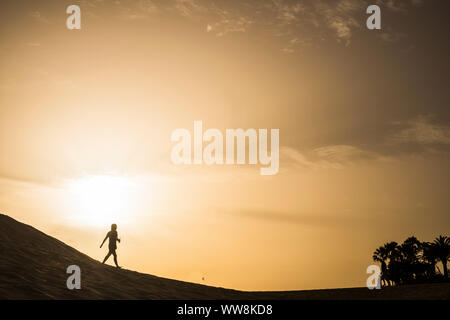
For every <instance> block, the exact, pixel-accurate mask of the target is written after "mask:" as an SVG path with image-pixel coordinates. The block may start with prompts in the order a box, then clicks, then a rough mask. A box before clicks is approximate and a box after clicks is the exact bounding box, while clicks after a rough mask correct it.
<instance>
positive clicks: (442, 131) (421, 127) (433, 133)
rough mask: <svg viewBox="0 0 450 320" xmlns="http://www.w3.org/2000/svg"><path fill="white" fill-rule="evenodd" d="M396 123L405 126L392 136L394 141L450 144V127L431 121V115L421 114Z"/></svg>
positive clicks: (391, 140) (391, 139)
mask: <svg viewBox="0 0 450 320" xmlns="http://www.w3.org/2000/svg"><path fill="white" fill-rule="evenodd" d="M396 124H397V125H400V126H404V127H405V128H403V129H401V130H400V131H399V132H397V133H395V134H394V135H393V136H392V137H391V138H390V142H392V143H415V144H421V145H430V144H450V127H449V126H445V125H438V124H433V123H431V117H430V116H419V117H417V118H415V119H413V120H410V121H406V122H398V123H396Z"/></svg>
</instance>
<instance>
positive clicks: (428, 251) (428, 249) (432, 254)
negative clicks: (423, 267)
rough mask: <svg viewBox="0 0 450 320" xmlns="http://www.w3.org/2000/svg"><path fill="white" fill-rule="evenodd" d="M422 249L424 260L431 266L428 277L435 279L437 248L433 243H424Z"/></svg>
mask: <svg viewBox="0 0 450 320" xmlns="http://www.w3.org/2000/svg"><path fill="white" fill-rule="evenodd" d="M422 247H423V253H422V259H423V261H424V262H425V263H427V264H428V265H429V268H428V273H429V274H428V277H429V278H434V276H435V275H436V263H437V262H438V257H437V250H436V247H435V246H434V244H433V243H431V242H423V243H422Z"/></svg>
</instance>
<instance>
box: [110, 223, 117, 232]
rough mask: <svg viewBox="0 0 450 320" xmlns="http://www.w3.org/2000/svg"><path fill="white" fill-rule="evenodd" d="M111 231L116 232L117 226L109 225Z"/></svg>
mask: <svg viewBox="0 0 450 320" xmlns="http://www.w3.org/2000/svg"><path fill="white" fill-rule="evenodd" d="M111 230H112V231H116V230H117V224H115V223H113V224H112V225H111Z"/></svg>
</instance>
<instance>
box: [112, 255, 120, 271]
mask: <svg viewBox="0 0 450 320" xmlns="http://www.w3.org/2000/svg"><path fill="white" fill-rule="evenodd" d="M112 254H113V256H114V263H115V264H116V267H117V268H119V264H118V263H117V254H116V251H113V253H112Z"/></svg>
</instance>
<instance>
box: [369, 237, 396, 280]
mask: <svg viewBox="0 0 450 320" xmlns="http://www.w3.org/2000/svg"><path fill="white" fill-rule="evenodd" d="M397 247H398V245H397V242H395V241H392V242H388V243H385V244H384V245H383V246H381V247H379V248H378V249H376V250H375V251H374V253H373V256H372V258H373V261H378V262H380V263H381V279H382V281H383V280H384V281H385V282H387V283H388V284H389V285H391V282H390V281H391V279H390V277H389V275H388V267H387V264H386V262H387V260H388V259H389V260H390V261H393V260H395V258H396V254H395V251H396V250H397Z"/></svg>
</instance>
